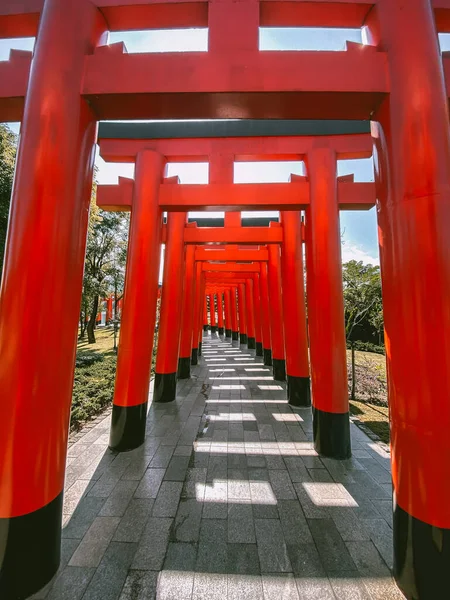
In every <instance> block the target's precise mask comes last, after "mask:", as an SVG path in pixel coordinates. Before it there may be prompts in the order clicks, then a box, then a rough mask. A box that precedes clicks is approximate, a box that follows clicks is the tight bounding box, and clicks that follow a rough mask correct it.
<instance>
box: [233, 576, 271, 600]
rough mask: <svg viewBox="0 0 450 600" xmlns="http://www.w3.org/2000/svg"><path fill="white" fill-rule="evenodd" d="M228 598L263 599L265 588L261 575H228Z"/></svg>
mask: <svg viewBox="0 0 450 600" xmlns="http://www.w3.org/2000/svg"><path fill="white" fill-rule="evenodd" d="M227 585H228V600H262V598H263V588H262V581H261V577H260V576H255V575H244V576H242V575H228V581H227Z"/></svg>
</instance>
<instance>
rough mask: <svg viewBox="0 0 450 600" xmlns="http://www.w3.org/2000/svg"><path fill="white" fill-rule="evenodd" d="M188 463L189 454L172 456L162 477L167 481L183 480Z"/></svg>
mask: <svg viewBox="0 0 450 600" xmlns="http://www.w3.org/2000/svg"><path fill="white" fill-rule="evenodd" d="M188 465H189V456H172V459H171V461H170V463H169V466H168V467H167V470H166V474H165V476H164V479H165V480H167V481H184V478H185V477H186V471H187V469H188Z"/></svg>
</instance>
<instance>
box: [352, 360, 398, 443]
mask: <svg viewBox="0 0 450 600" xmlns="http://www.w3.org/2000/svg"><path fill="white" fill-rule="evenodd" d="M355 364H356V394H355V396H356V400H351V401H350V412H351V414H352V415H354V416H355V417H357V418H358V419H359V420H360V421H361V422H362V423H364V425H365V426H366V427H368V428H369V429H370V430H371V431H372V432H373V433H375V434H376V435H378V437H379V438H380V439H381V440H382V441H383V442H385V443H389V409H388V402H387V378H386V357H385V356H383V355H381V354H374V353H372V352H359V351H356V352H355ZM347 365H348V372H349V385H350V382H351V351H350V350H348V351H347Z"/></svg>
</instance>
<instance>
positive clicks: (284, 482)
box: [269, 470, 296, 500]
mask: <svg viewBox="0 0 450 600" xmlns="http://www.w3.org/2000/svg"><path fill="white" fill-rule="evenodd" d="M269 479H270V485H271V486H272V490H273V493H274V494H275V497H276V498H277V499H278V500H295V499H296V493H295V490H294V488H293V486H292V482H291V479H290V477H289V473H288V472H287V471H275V470H272V471H269Z"/></svg>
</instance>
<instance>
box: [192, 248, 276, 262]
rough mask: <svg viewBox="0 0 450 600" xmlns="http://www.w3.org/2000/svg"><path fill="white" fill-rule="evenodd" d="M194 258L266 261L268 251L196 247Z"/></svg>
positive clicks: (223, 260)
mask: <svg viewBox="0 0 450 600" xmlns="http://www.w3.org/2000/svg"><path fill="white" fill-rule="evenodd" d="M195 260H207V261H221V262H242V261H248V262H253V261H255V260H257V261H267V260H268V252H267V250H266V249H261V250H245V249H241V250H231V249H229V250H228V249H225V250H210V249H208V248H197V250H196V251H195Z"/></svg>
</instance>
